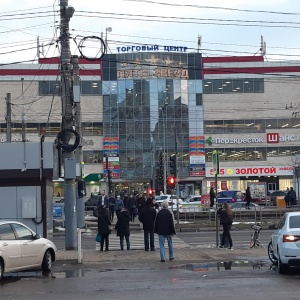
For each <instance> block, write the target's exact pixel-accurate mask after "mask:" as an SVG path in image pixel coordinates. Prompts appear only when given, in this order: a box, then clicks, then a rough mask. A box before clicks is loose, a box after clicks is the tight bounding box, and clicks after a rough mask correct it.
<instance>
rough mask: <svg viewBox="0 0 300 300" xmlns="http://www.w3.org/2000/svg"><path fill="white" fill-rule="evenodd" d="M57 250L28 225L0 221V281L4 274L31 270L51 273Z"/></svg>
mask: <svg viewBox="0 0 300 300" xmlns="http://www.w3.org/2000/svg"><path fill="white" fill-rule="evenodd" d="M56 253H57V248H56V246H55V245H54V243H52V242H51V241H50V240H47V239H45V238H42V237H41V236H40V235H39V234H36V233H35V232H33V231H32V230H31V229H30V228H29V227H27V226H26V225H24V224H22V223H20V222H15V221H1V220H0V280H1V278H2V277H3V274H4V273H7V272H17V271H24V270H30V269H41V270H42V271H43V272H50V270H51V267H52V262H53V261H55V258H56Z"/></svg>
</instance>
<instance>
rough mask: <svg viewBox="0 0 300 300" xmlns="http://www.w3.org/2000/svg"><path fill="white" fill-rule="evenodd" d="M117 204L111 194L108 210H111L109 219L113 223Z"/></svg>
mask: <svg viewBox="0 0 300 300" xmlns="http://www.w3.org/2000/svg"><path fill="white" fill-rule="evenodd" d="M115 204H116V199H115V197H114V196H113V195H112V194H110V195H109V198H108V209H109V219H110V221H111V222H113V221H114V216H115Z"/></svg>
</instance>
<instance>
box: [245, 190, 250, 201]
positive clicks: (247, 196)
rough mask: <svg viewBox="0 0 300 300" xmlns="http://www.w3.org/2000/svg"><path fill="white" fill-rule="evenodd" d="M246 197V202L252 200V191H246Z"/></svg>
mask: <svg viewBox="0 0 300 300" xmlns="http://www.w3.org/2000/svg"><path fill="white" fill-rule="evenodd" d="M245 197H246V201H250V200H251V192H250V189H248V188H247V189H246V194H245Z"/></svg>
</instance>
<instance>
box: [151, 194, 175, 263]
mask: <svg viewBox="0 0 300 300" xmlns="http://www.w3.org/2000/svg"><path fill="white" fill-rule="evenodd" d="M168 205H169V203H168V201H167V200H165V201H163V203H162V209H161V210H160V211H159V212H158V213H157V215H156V219H155V223H154V232H155V233H156V234H158V239H159V253H160V261H161V262H165V261H166V254H165V239H167V241H168V247H169V259H170V260H173V259H174V253H173V241H172V236H173V235H175V234H176V231H175V224H174V216H173V214H172V213H171V212H170V211H169V209H168Z"/></svg>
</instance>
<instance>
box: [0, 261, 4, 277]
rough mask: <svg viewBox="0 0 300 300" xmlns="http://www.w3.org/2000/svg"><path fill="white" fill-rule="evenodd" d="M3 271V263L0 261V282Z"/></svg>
mask: <svg viewBox="0 0 300 300" xmlns="http://www.w3.org/2000/svg"><path fill="white" fill-rule="evenodd" d="M3 269H4V266H3V262H2V260H1V259H0V280H1V279H2V277H3Z"/></svg>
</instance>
